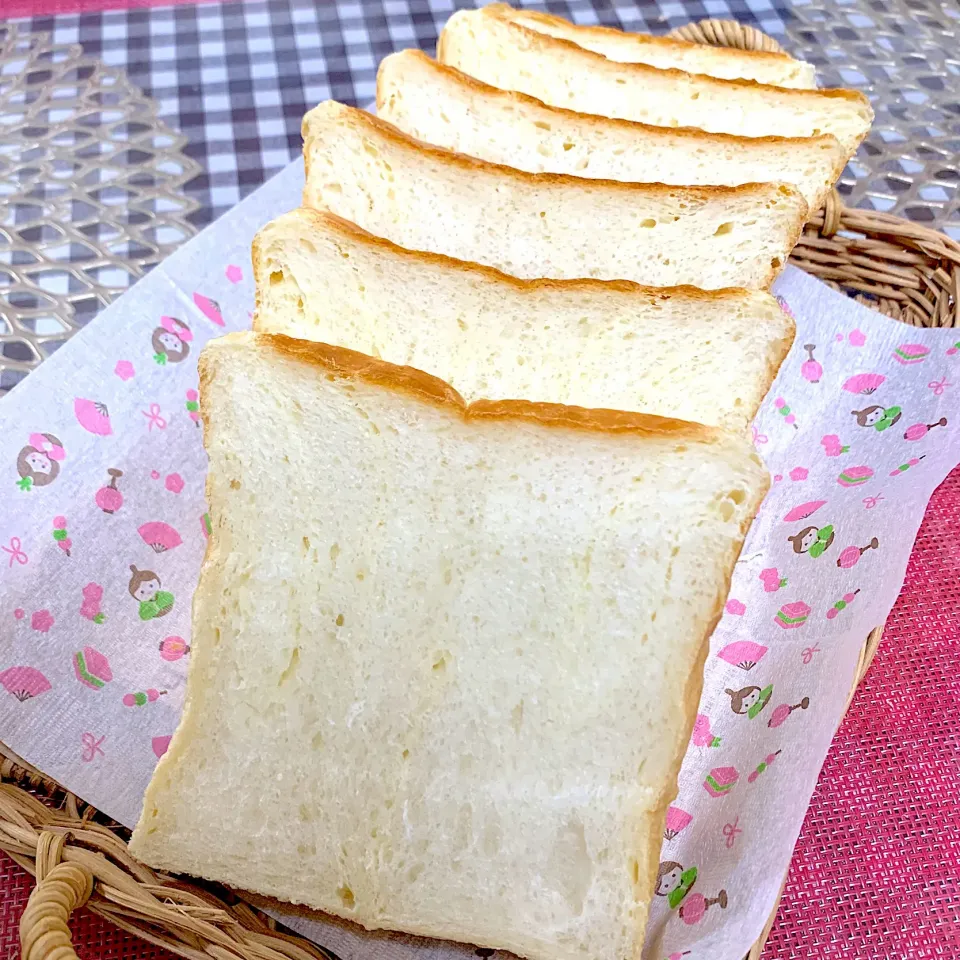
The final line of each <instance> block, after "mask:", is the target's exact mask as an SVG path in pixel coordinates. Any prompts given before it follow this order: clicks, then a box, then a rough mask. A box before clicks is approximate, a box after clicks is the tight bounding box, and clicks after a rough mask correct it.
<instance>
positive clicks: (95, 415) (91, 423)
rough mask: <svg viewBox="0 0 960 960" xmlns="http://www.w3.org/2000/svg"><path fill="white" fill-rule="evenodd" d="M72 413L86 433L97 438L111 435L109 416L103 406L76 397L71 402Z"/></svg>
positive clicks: (93, 401)
mask: <svg viewBox="0 0 960 960" xmlns="http://www.w3.org/2000/svg"><path fill="white" fill-rule="evenodd" d="M73 412H74V414H76V417H77V422H78V423H79V424H80V426H81V427H83V429H84V430H86V431H87V432H89V433H95V434H96V435H97V436H98V437H109V436H110V434H111V433H113V428H112V427H111V426H110V414H109V413H108V411H107V408H106V405H105V404H102V403H97V402H96V401H95V400H82V399H81V398H80V397H77V398H76V399H75V400H74V401H73Z"/></svg>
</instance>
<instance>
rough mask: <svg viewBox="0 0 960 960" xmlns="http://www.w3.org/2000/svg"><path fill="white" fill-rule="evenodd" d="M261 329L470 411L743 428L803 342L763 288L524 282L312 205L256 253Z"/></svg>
mask: <svg viewBox="0 0 960 960" xmlns="http://www.w3.org/2000/svg"><path fill="white" fill-rule="evenodd" d="M253 266H254V274H255V277H256V281H257V309H256V314H255V318H254V329H256V330H259V331H262V332H264V333H278V334H285V335H286V336H289V337H296V338H298V339H301V340H317V341H320V342H323V343H330V344H335V345H337V346H341V347H347V348H349V349H351V350H358V351H360V352H361V353H367V354H370V355H372V356H375V357H379V358H381V359H383V360H387V361H389V362H390V363H396V364H408V365H410V366H412V367H417V368H419V369H421V370H429V371H430V372H431V373H433V374H435V375H437V376H440V377H442V378H443V379H444V380H446V381H448V382H449V383H450V384H451V386H453V387H454V388H455V389H456V390H457V392H458V393H460V394H461V396H463V397H464V399H465V400H466V401H467V402H468V403H469V402H472V401H473V400H478V399H481V398H484V397H486V398H488V399H505V398H525V399H531V400H532V399H536V400H542V401H545V402H548V403H563V404H572V405H575V406H581V407H612V408H614V409H617V410H637V411H643V412H645V413H652V414H657V415H659V416H665V417H677V418H679V419H681V420H691V421H694V422H696V423H705V424H707V425H708V426H724V427H727V428H728V429H731V430H745V429H746V428H747V426H748V424H749V423H750V421H751V420H752V419H753V417H754V415H755V414H756V412H757V408H758V407H759V405H760V402H761V401H762V400H763V397H764V396H765V394H766V392H767V390H768V389H769V388H770V384H771V383H772V382H773V378H774V377H775V376H776V373H777V370H778V368H779V366H780V364H781V362H782V361H783V358H784V357H785V356H786V354H787V351H788V350H789V349H790V346H791V344H792V342H793V334H794V325H793V321H792V320H791V319H790V318H789V317H788V316H787V315H786V313H784V311H783V310H781V309H780V306H779V305H778V304H777V302H776V300H774V298H773V297H772V296H770V294H768V293H762V292H759V291H748V290H742V289H732V290H731V289H727V290H717V291H709V292H705V291H703V290H698V289H696V288H694V287H668V288H662V287H640V286H637V285H635V284H631V283H627V282H625V281H601V280H517V279H515V278H513V277H509V276H507V275H506V274H502V273H499V272H498V271H496V270H494V269H492V268H490V267H481V266H478V265H476V264H472V263H464V262H463V261H459V260H452V259H450V258H448V257H443V256H439V255H436V254H425V253H418V252H415V251H410V250H405V249H403V248H402V247H397V246H395V245H394V244H391V243H389V242H388V241H386V240H381V239H379V238H378V237H374V236H371V235H370V234H368V233H366V232H365V231H363V230H361V229H360V228H359V227H357V226H355V225H354V224H352V223H349V222H347V221H345V220H342V219H340V218H339V217H337V216H334V215H333V214H331V213H325V212H324V213H321V212H318V211H315V210H307V209H301V210H295V211H293V212H292V213H288V214H284V215H283V216H282V217H279V218H278V219H277V220H274V221H273V222H272V223H270V224H268V225H267V226H266V227H264V228H263V230H261V231H260V233H259V234H258V235H257V238H256V240H255V241H254V249H253Z"/></svg>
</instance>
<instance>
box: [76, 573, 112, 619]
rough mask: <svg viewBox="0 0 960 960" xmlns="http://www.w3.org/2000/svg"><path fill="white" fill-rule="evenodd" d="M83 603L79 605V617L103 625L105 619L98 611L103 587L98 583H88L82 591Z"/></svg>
mask: <svg viewBox="0 0 960 960" xmlns="http://www.w3.org/2000/svg"><path fill="white" fill-rule="evenodd" d="M81 592H82V593H83V603H82V604H81V605H80V616H81V617H85V618H86V619H87V620H92V621H93V622H94V623H98V624H99V623H103V621H104V620H106V619H107V618H106V617H105V616H104V615H103V613H102V612H101V610H100V601H101V600H102V599H103V587H101V586H100V584H99V583H88V584H87V585H86V586H85V587H84V588H83V590H82V591H81Z"/></svg>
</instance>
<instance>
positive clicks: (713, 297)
mask: <svg viewBox="0 0 960 960" xmlns="http://www.w3.org/2000/svg"><path fill="white" fill-rule="evenodd" d="M282 216H283V217H284V218H287V217H296V218H298V219H304V220H309V221H312V222H313V223H315V224H316V225H317V226H318V227H321V226H324V225H330V226H331V227H333V229H335V230H336V231H337V232H338V233H343V234H346V235H348V236H350V237H353V238H354V239H356V240H358V241H359V242H360V243H362V244H364V245H365V246H370V247H379V248H380V249H382V250H384V251H389V252H393V253H399V254H400V255H401V256H405V257H411V258H413V259H415V260H420V261H422V262H424V263H435V264H438V265H440V266H447V267H455V268H456V269H458V270H462V271H464V272H466V273H471V274H475V275H477V276H485V277H488V278H489V279H490V280H493V281H496V282H497V283H498V284H509V285H510V286H512V287H515V288H516V289H517V290H520V291H528V290H537V289H551V290H559V291H573V290H595V291H596V292H597V293H601V292H603V291H606V290H617V291H620V292H621V293H635V294H639V295H644V294H646V295H650V296H660V295H667V296H669V295H671V294H683V295H684V296H685V297H688V298H690V299H694V300H700V301H702V302H703V303H705V304H711V303H722V302H723V301H724V300H727V299H729V298H731V297H740V296H750V295H752V294H755V293H756V291H754V290H749V289H747V288H746V287H719V288H717V289H714V290H703V289H701V288H700V287H693V286H690V285H689V284H683V283H679V284H676V285H675V286H672V287H656V286H651V285H650V284H645V283H635V282H634V281H633V280H596V279H594V278H593V277H577V278H576V279H573V280H554V279H551V278H550V277H533V278H522V277H515V276H513V275H512V274H509V273H503V271H501V270H498V269H497V268H496V267H488V266H487V265H486V264H484V263H472V262H469V261H466V260H457V259H456V257H448V256H447V255H446V254H444V253H431V252H430V251H427V250H408V249H407V248H406V247H402V246H400V244H398V243H394V242H393V241H392V240H386V239H384V238H383V237H378V236H376V234H373V233H370V232H369V231H368V230H364V229H363V227H358V226H357V224H355V223H354V222H353V221H352V220H347V219H345V218H344V217H340V216H338V215H337V214H335V213H332V212H331V211H330V210H317V209H315V208H313V207H297V209H296V210H291V211H290V212H289V213H286V214H283V215H282ZM280 219H281V218H280V217H278V218H277V220H280ZM262 242H263V233H262V231H261V232H258V233H257V235H256V236H255V237H254V238H253V257H252V259H253V262H254V264H255V265H256V264H257V263H259V262H260V260H261V254H260V250H261V246H260V245H261V243H262ZM330 349H338V348H334V347H331V348H330ZM440 382H441V383H442V382H443V381H440ZM451 389H452V388H451ZM454 392H455V393H456V391H454Z"/></svg>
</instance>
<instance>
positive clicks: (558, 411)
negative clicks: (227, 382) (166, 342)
mask: <svg viewBox="0 0 960 960" xmlns="http://www.w3.org/2000/svg"><path fill="white" fill-rule="evenodd" d="M229 346H239V347H241V348H244V349H245V348H252V349H253V350H271V351H273V352H274V353H277V354H279V355H281V356H284V357H287V358H288V359H290V360H294V361H296V362H298V363H306V364H311V365H313V366H315V367H318V368H320V370H321V371H324V372H325V373H326V374H327V375H328V376H329V377H330V378H331V379H335V378H343V379H348V380H360V381H363V382H364V383H369V384H373V385H375V386H379V387H385V388H386V389H388V390H395V391H397V392H400V393H405V394H407V395H408V396H411V397H413V398H414V399H416V400H419V401H420V402H423V403H428V404H430V405H431V406H435V407H440V408H443V409H446V410H448V411H450V412H451V413H455V414H459V416H460V417H462V418H463V419H464V420H525V421H529V422H534V423H538V424H541V425H544V426H550V427H566V428H569V429H574V430H588V431H591V432H601V433H616V434H629V435H633V436H638V437H648V438H655V437H659V438H663V439H670V440H678V441H679V440H684V441H688V442H692V443H715V442H718V441H723V440H724V438H729V437H730V436H732V435H731V434H728V433H726V432H725V431H723V430H720V429H719V428H714V427H707V426H704V425H703V424H700V423H689V422H687V421H686V420H672V419H670V418H668V417H657V416H653V415H651V414H646V413H631V412H627V411H622V410H588V409H586V408H584V407H573V406H564V405H563V404H558V403H535V402H533V401H529V400H476V401H474V402H473V403H471V404H469V405H468V404H467V403H466V402H465V401H464V399H463V397H461V396H460V394H459V393H457V391H456V390H454V389H453V387H451V386H450V384H448V383H446V382H444V381H443V380H441V379H439V378H438V377H434V376H431V375H430V374H429V373H424V372H423V371H422V370H417V369H416V368H415V367H404V366H398V365H397V364H393V363H387V361H386V360H378V359H376V358H375V357H369V356H367V355H366V354H363V353H358V352H357V351H355V350H348V349H347V348H346V347H337V346H333V345H331V344H329V343H318V342H314V341H309V340H295V339H294V338H292V337H287V336H284V335H283V334H274V333H247V332H245V333H231V334H228V335H227V336H225V337H220V338H219V339H218V340H212V341H211V342H210V344H209V345H208V346H207V347H205V348H204V350H203V352H202V353H201V354H200V383H201V388H208V387H209V384H210V381H211V378H212V376H213V373H212V361H211V358H210V353H212V352H215V351H217V350H222V349H224V347H229ZM208 351H210V352H208ZM201 408H202V400H201Z"/></svg>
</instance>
